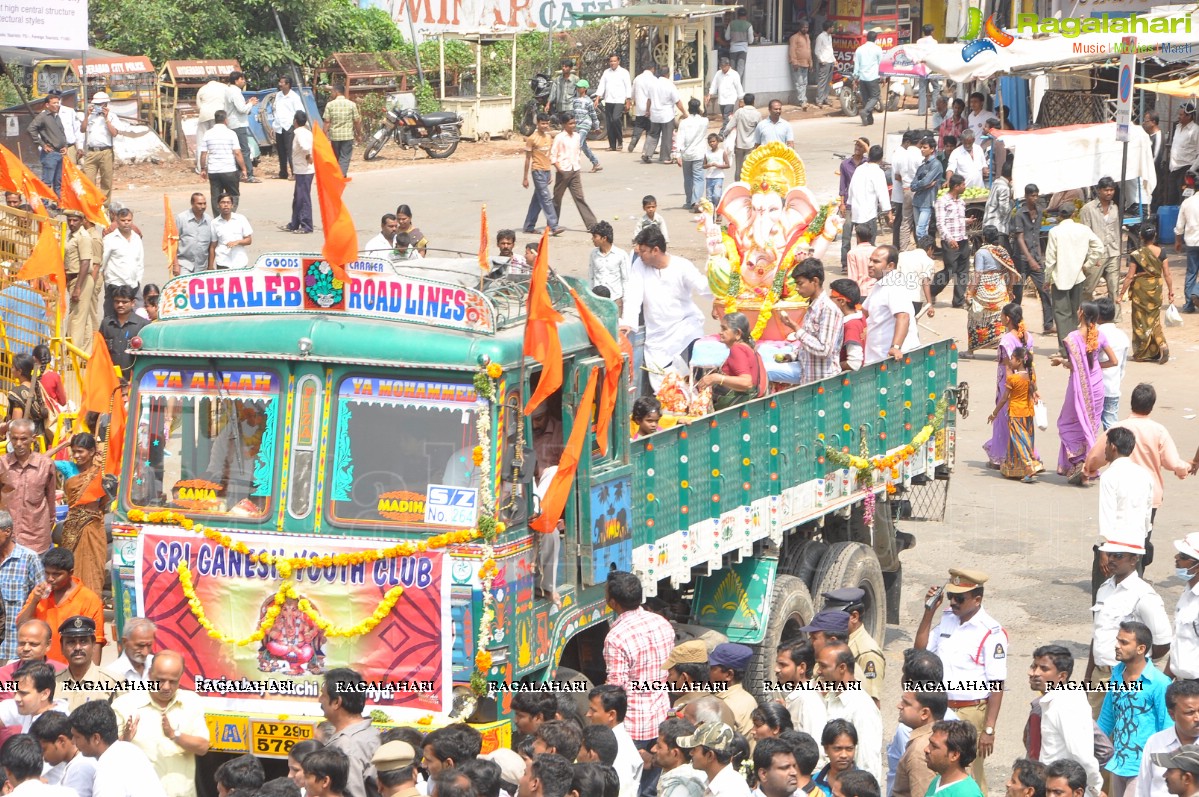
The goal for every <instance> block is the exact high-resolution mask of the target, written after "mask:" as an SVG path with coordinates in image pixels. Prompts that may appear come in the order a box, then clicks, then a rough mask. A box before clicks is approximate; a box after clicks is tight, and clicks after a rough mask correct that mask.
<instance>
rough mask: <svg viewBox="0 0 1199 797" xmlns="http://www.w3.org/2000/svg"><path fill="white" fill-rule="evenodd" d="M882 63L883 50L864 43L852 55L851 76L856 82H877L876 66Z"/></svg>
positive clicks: (870, 43) (875, 45)
mask: <svg viewBox="0 0 1199 797" xmlns="http://www.w3.org/2000/svg"><path fill="white" fill-rule="evenodd" d="M882 62H883V48H881V47H879V46H878V45H877V44H875V43H874V42H866V43H865V44H863V45H862V46H861V47H859V48H858V49H857V50H855V51H854V54H853V76H854V77H855V78H857V79H858V80H878V65H879V64H881V63H882Z"/></svg>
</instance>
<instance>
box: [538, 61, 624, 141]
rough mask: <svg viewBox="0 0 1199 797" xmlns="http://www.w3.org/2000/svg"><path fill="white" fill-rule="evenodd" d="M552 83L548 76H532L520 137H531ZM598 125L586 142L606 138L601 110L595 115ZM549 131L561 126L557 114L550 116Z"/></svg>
mask: <svg viewBox="0 0 1199 797" xmlns="http://www.w3.org/2000/svg"><path fill="white" fill-rule="evenodd" d="M551 85H552V81H551V78H550V76H549V75H547V74H544V73H539V74H536V75H534V76H533V79H532V80H530V81H529V88H530V89H532V91H533V98H532V99H531V100H529V101H528V102H526V103H525V110H524V114H523V115H522V116H521V119H520V134H521V135H522V136H531V135H533V131H535V130H536V129H537V114H538V113H540V112H541V111H542V110H544V109H545V104H546V103H547V102H549V99H550V86H551ZM596 117H597V118H598V120H599V124H598V125H597V126H595V127H593V128H592V129H591V130H590V131H588V133H587V140H588V141H599V140H601V139H605V138H607V137H608V129H607V120H606V119H605V118H604V113H603V111H602V110H600V111H598V112H597V113H596ZM550 129H551V130H561V129H562V124H561V123H560V122H559V121H558V114H557V113H551V114H550Z"/></svg>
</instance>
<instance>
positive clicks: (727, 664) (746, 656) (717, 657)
mask: <svg viewBox="0 0 1199 797" xmlns="http://www.w3.org/2000/svg"><path fill="white" fill-rule="evenodd" d="M753 655H754V652H753V650H751V649H750V648H748V647H746V646H745V645H738V644H736V643H734V642H722V643H721V644H719V645H717V646H716V647H714V648H712V652H711V653H710V654H708V673H709V674H708V677H709V678H710V679H711V680H712V682H713V683H725V684H728V688H727V689H725V690H724V691H722V692H717V693H716V696H717V697H719V698H720V699H721V700H723V701H724V702H725V703H727V704H728V707H729V708H730V709H732V711H733V716H734V717H736V719H737V724H736V725H735V726H734V727H735V728H736V730H737V732H738V733H740V734H741V735H742V736H745V737H746V738H748V737H749V735H750V734H751V733H752V732H753V729H754V721H753V719H752V718H751V717H750V715H751V714H753V713H754V709H755V708H757V707H758V701H757V700H755V699H754V696H753V695H751V694H750V693H749V692H747V691H745V687H744V686H742V685H741V682H742V680H744V679H745V672H746V670H748V669H749V660H750V659H752V658H753Z"/></svg>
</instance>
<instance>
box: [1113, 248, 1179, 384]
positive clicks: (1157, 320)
mask: <svg viewBox="0 0 1199 797" xmlns="http://www.w3.org/2000/svg"><path fill="white" fill-rule="evenodd" d="M1163 280H1164V281H1165V283H1166V299H1167V301H1169V302H1170V304H1174V282H1173V281H1172V280H1171V279H1170V266H1169V263H1168V262H1167V260H1166V258H1164V257H1162V248H1161V247H1160V246H1158V245H1157V228H1156V227H1154V226H1153V225H1152V224H1146V225H1145V226H1144V227H1142V228H1141V248H1140V249H1138V250H1136V251H1135V252H1133V253H1132V255H1131V256H1130V257H1129V259H1128V276H1126V277H1125V278H1124V285H1123V286H1121V288H1120V301H1124V297H1125V296H1126V295H1127V294H1128V291H1129V287H1131V288H1132V359H1134V360H1136V361H1137V362H1155V363H1163V364H1164V363H1165V362H1166V361H1167V360H1169V359H1170V347H1169V346H1167V345H1166V334H1165V332H1164V331H1163V330H1162V281H1163Z"/></svg>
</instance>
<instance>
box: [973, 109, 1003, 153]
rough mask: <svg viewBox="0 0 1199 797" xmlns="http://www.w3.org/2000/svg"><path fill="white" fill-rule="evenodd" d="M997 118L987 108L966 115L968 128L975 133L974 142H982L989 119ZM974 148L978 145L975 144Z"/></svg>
mask: <svg viewBox="0 0 1199 797" xmlns="http://www.w3.org/2000/svg"><path fill="white" fill-rule="evenodd" d="M996 118H997V117H996V115H995V112H994V111H988V110H987V109H986V108H983V109H982V110H981V111H979V112H978V113H975V112H974V111H971V112H970V113H968V114H966V127H968V128H970V129H971V130H973V131H974V140H975V141H981V140H982V137H983V133H984V132H986V131H985V130H984V129H983V125H984V124H986V122H987V120H988V119H996ZM974 146H976V147H977V146H978V144H975V145H974Z"/></svg>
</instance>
